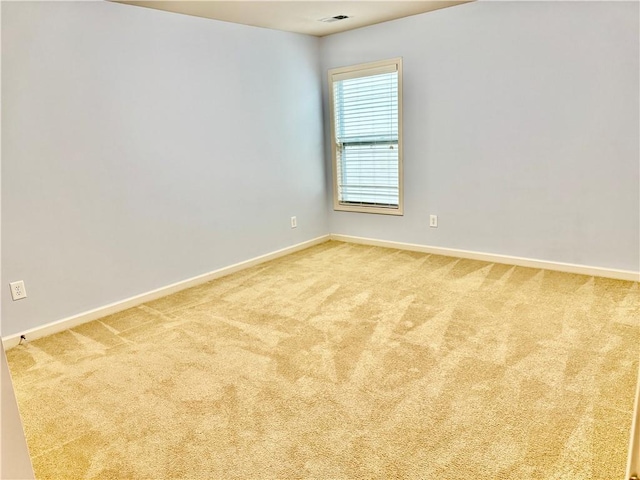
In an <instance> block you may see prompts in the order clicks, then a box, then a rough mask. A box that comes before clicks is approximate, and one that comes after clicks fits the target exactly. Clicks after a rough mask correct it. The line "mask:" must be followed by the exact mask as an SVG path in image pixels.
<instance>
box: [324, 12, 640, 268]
mask: <svg viewBox="0 0 640 480" xmlns="http://www.w3.org/2000/svg"><path fill="white" fill-rule="evenodd" d="M638 38H639V29H638V3H637V2H627V3H624V2H566V3H565V2H477V3H472V4H466V5H462V6H459V7H454V8H448V9H444V10H439V11H437V12H432V13H428V14H424V15H418V16H414V17H409V18H405V19H401V20H397V21H393V22H388V23H384V24H380V25H376V26H372V27H368V28H363V29H359V30H354V31H351V32H346V33H343V34H337V35H333V36H330V37H326V38H324V39H322V43H321V47H322V53H323V70H325V71H326V69H328V68H334V67H338V66H344V65H351V64H357V63H361V62H369V61H374V60H381V59H385V58H392V57H397V56H402V57H403V58H404V65H403V66H404V152H405V157H404V160H405V163H404V166H405V215H404V217H392V216H383V215H363V214H357V213H345V212H333V211H332V212H331V214H330V230H331V232H332V233H339V234H345V235H356V236H363V237H372V238H376V239H384V240H392V241H401V242H409V243H417V244H423V245H432V246H441V247H449V248H459V249H466V250H473V251H479V252H487V253H497V254H504V255H513V256H520V257H528V258H535V259H542V260H549V261H558V262H567V263H576V264H582V265H590V266H599V267H608V268H619V269H626V270H633V271H638V270H639V265H638V264H639V253H638V252H639V248H640V234H639V228H640V227H639V217H640V210H639V208H640V207H639V196H640V194H639V169H638V158H639V151H638V148H639V147H638V144H639V138H638V137H639V134H638V129H639V124H638V82H639V79H638V68H639V66H638V58H639V51H638ZM325 99H326V79H325ZM325 103H326V102H325ZM327 127H328V124H327ZM327 140H328V139H327ZM326 145H327V147H328V146H329V143H328V141H327V144H326ZM327 172H330V150H329V148H327ZM327 188H331V187H330V185H329V184H327ZM327 205H328V206H329V205H330V201H329V199H328V200H327ZM430 213H433V214H437V215H438V216H439V228H437V229H430V228H429V226H428V216H429V214H430Z"/></svg>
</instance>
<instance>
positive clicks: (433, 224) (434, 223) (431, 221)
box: [429, 215, 438, 228]
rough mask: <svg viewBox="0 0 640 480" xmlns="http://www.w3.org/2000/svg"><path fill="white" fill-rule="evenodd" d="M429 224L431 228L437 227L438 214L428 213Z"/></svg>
mask: <svg viewBox="0 0 640 480" xmlns="http://www.w3.org/2000/svg"><path fill="white" fill-rule="evenodd" d="M429 226H430V227H432V228H438V216H437V215H429Z"/></svg>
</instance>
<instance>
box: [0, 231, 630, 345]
mask: <svg viewBox="0 0 640 480" xmlns="http://www.w3.org/2000/svg"><path fill="white" fill-rule="evenodd" d="M327 240H337V241H341V242H348V243H360V244H363V245H372V246H378V247H387V248H397V249H400V250H411V251H415V252H423V253H433V254H436V255H445V256H449V257H459V258H469V259H472V260H482V261H486V262H493V263H505V264H508V265H518V266H522V267H532V268H542V269H546V270H555V271H560V272H568V273H578V274H582V275H593V276H599V277H607V278H614V279H618V280H630V281H636V282H637V281H640V272H632V271H628V270H614V269H607V268H601V267H589V266H585V265H574V264H570V263H560V262H549V261H546V260H535V259H531V258H522V257H512V256H508V255H498V254H493V253H481V252H473V251H469V250H458V249H454V248H443V247H431V246H428V245H418V244H413V243H403V242H391V241H386V240H375V239H372V238H363V237H353V236H349V235H339V234H330V235H323V236H320V237H317V238H314V239H312V240H308V241H306V242H302V243H299V244H297V245H293V246H291V247H287V248H283V249H281V250H277V251H275V252H271V253H267V254H265V255H261V256H259V257H255V258H252V259H249V260H246V261H244V262H240V263H236V264H234V265H229V266H228V267H223V268H220V269H218V270H214V271H213V272H209V273H205V274H202V275H198V276H197V277H193V278H189V279H187V280H183V281H181V282H177V283H173V284H171V285H167V286H166V287H161V288H157V289H155V290H152V291H150V292H146V293H142V294H140V295H136V296H134V297H130V298H127V299H125V300H122V301H119V302H115V303H111V304H109V305H105V306H103V307H99V308H95V309H93V310H89V311H87V312H83V313H79V314H77V315H73V316H71V317H67V318H64V319H62V320H58V321H56V322H52V323H48V324H46V325H42V326H40V327H35V328H32V329H30V330H26V331H23V332H20V333H16V334H14V335H9V336H7V337H4V338H2V343H3V345H4V348H5V349H9V348H12V347H15V346H16V345H18V343H20V337H21V336H22V335H24V336H25V337H26V339H27V340H35V339H36V338H41V337H45V336H47V335H52V334H54V333H58V332H61V331H63V330H67V329H69V328H73V327H77V326H78V325H81V324H83V323H87V322H90V321H92V320H96V319H98V318H102V317H106V316H107V315H112V314H114V313H118V312H121V311H122V310H126V309H127V308H132V307H135V306H138V305H141V304H143V303H146V302H150V301H152V300H155V299H157V298H160V297H164V296H166V295H170V294H172V293H175V292H178V291H180V290H184V289H186V288H190V287H194V286H196V285H200V284H202V283H205V282H208V281H210V280H213V279H216V278H220V277H223V276H225V275H229V274H231V273H235V272H238V271H240V270H243V269H245V268H249V267H253V266H254V265H258V264H260V263H264V262H267V261H269V260H273V259H275V258H278V257H282V256H284V255H288V254H290V253H293V252H296V251H298V250H303V249H305V248H309V247H312V246H314V245H317V244H319V243H323V242H326V241H327Z"/></svg>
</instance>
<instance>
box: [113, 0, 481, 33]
mask: <svg viewBox="0 0 640 480" xmlns="http://www.w3.org/2000/svg"><path fill="white" fill-rule="evenodd" d="M113 1H117V2H118V3H124V4H127V5H137V6H140V7H148V8H155V9H158V10H165V11H168V12H175V13H183V14H186V15H194V16H196V17H205V18H213V19H216V20H222V21H225V22H233V23H241V24H244V25H253V26H255V27H265V28H272V29H275V30H285V31H288V32H295V33H304V34H307V35H315V36H317V37H323V36H325V35H331V34H332V33H339V32H345V31H347V30H353V29H354V28H360V27H365V26H367V25H374V24H376V23H381V22H386V21H389V20H395V19H397V18H403V17H408V16H410V15H417V14H419V13H425V12H430V11H432V10H438V9H440V8H446V7H451V6H454V5H460V4H463V3H467V2H468V1H471V0H464V1H437V0H409V1H402V0H400V1H368V0H349V1H341V0H325V1H314V0H297V1H272V0H260V1H251V0H235V1H218V0H215V1H197V0H196V1H193V0H172V1H157V0H151V1H145V0H113ZM337 15H346V16H348V17H349V18H347V19H345V20H339V21H334V22H321V21H320V20H321V19H326V18H331V17H334V16H337Z"/></svg>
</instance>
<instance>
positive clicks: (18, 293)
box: [9, 280, 27, 300]
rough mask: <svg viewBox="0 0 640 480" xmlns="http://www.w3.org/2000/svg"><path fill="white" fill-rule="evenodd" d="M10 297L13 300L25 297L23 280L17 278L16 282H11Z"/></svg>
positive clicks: (25, 291)
mask: <svg viewBox="0 0 640 480" xmlns="http://www.w3.org/2000/svg"><path fill="white" fill-rule="evenodd" d="M9 286H10V287H11V298H12V299H13V300H20V299H21V298H26V297H27V290H26V289H25V288H24V281H22V280H19V281H17V282H11V283H10V284H9Z"/></svg>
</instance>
